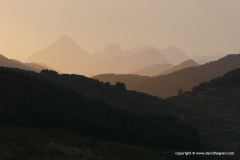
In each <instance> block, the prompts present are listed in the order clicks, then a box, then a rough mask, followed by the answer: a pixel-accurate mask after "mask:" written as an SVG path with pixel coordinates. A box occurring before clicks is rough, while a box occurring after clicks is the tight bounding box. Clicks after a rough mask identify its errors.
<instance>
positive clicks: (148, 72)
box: [132, 64, 173, 76]
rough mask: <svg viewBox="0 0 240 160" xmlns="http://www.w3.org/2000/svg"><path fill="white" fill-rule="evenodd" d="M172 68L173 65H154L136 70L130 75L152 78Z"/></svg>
mask: <svg viewBox="0 0 240 160" xmlns="http://www.w3.org/2000/svg"><path fill="white" fill-rule="evenodd" d="M172 67H173V65H171V64H155V65H152V66H149V67H146V68H143V69H140V70H137V71H135V72H133V73H132V74H137V75H140V76H154V75H156V74H157V73H160V72H164V71H166V70H168V69H170V68H172Z"/></svg>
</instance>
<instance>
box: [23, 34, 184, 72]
mask: <svg viewBox="0 0 240 160" xmlns="http://www.w3.org/2000/svg"><path fill="white" fill-rule="evenodd" d="M173 52H174V53H173ZM174 56H176V57H184V58H183V59H186V57H187V56H186V55H185V53H184V52H183V51H182V50H180V49H177V48H176V47H168V48H166V49H163V50H160V49H157V48H155V47H153V46H146V47H138V48H133V49H130V50H122V49H121V47H120V46H119V45H118V44H109V45H107V46H106V47H105V48H104V49H103V50H102V51H99V52H96V53H95V54H93V55H89V54H88V53H87V52H86V51H85V50H83V49H82V48H81V47H80V46H79V45H78V44H77V43H76V42H75V41H73V40H72V39H71V38H70V37H68V36H63V37H61V38H60V39H59V40H58V41H56V42H54V43H53V44H51V45H49V46H47V47H46V48H44V49H43V50H41V51H38V52H37V53H34V54H33V55H31V56H29V58H28V59H27V62H28V63H40V64H41V63H44V64H47V65H48V66H51V67H53V68H55V69H56V70H60V71H62V72H63V73H76V74H81V75H87V76H94V75H98V74H105V73H116V74H130V73H132V72H135V71H137V70H139V69H142V68H144V67H149V66H151V65H155V64H161V63H168V64H169V63H170V62H169V61H172V60H173V59H174ZM166 57H169V58H170V60H168V58H166ZM178 59H182V58H178Z"/></svg>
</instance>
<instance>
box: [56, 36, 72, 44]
mask: <svg viewBox="0 0 240 160" xmlns="http://www.w3.org/2000/svg"><path fill="white" fill-rule="evenodd" d="M57 42H71V43H76V42H75V41H74V40H73V39H72V38H70V37H69V36H67V35H64V36H62V37H61V38H60V39H59V40H58V41H57Z"/></svg>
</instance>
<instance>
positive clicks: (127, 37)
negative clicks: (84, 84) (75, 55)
mask: <svg viewBox="0 0 240 160" xmlns="http://www.w3.org/2000/svg"><path fill="white" fill-rule="evenodd" d="M239 19H240V0H0V54H4V55H5V56H7V57H9V58H15V59H19V60H22V61H25V60H26V58H27V57H28V56H29V55H31V54H33V53H34V52H36V51H38V50H40V49H43V48H44V47H46V46H47V45H49V44H50V43H52V42H54V41H56V40H57V39H59V38H60V37H61V36H63V35H68V36H70V37H72V39H74V40H75V41H76V42H77V43H78V44H79V45H80V46H81V47H82V48H83V49H85V50H87V51H88V52H90V53H93V52H95V51H98V50H102V49H103V48H104V46H105V45H106V44H108V43H118V44H120V45H121V46H122V47H123V49H129V48H134V47H138V46H145V45H153V46H155V47H158V48H165V47H168V46H169V45H174V46H177V47H179V48H181V49H183V50H184V51H185V52H186V53H187V54H189V55H210V54H217V53H222V52H235V51H237V50H239V49H240V45H239V42H240V20H239Z"/></svg>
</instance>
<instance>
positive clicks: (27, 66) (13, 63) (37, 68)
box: [0, 54, 47, 72]
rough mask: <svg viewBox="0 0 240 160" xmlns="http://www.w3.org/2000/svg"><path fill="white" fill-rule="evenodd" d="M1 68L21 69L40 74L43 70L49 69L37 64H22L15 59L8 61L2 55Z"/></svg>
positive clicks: (0, 57)
mask: <svg viewBox="0 0 240 160" xmlns="http://www.w3.org/2000/svg"><path fill="white" fill-rule="evenodd" d="M0 66H4V67H10V68H20V69H24V70H30V71H35V72H40V71H41V70H43V69H47V67H45V66H44V65H40V64H35V63H22V62H20V61H17V60H14V59H8V58H6V57H4V56H3V55H1V54H0Z"/></svg>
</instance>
